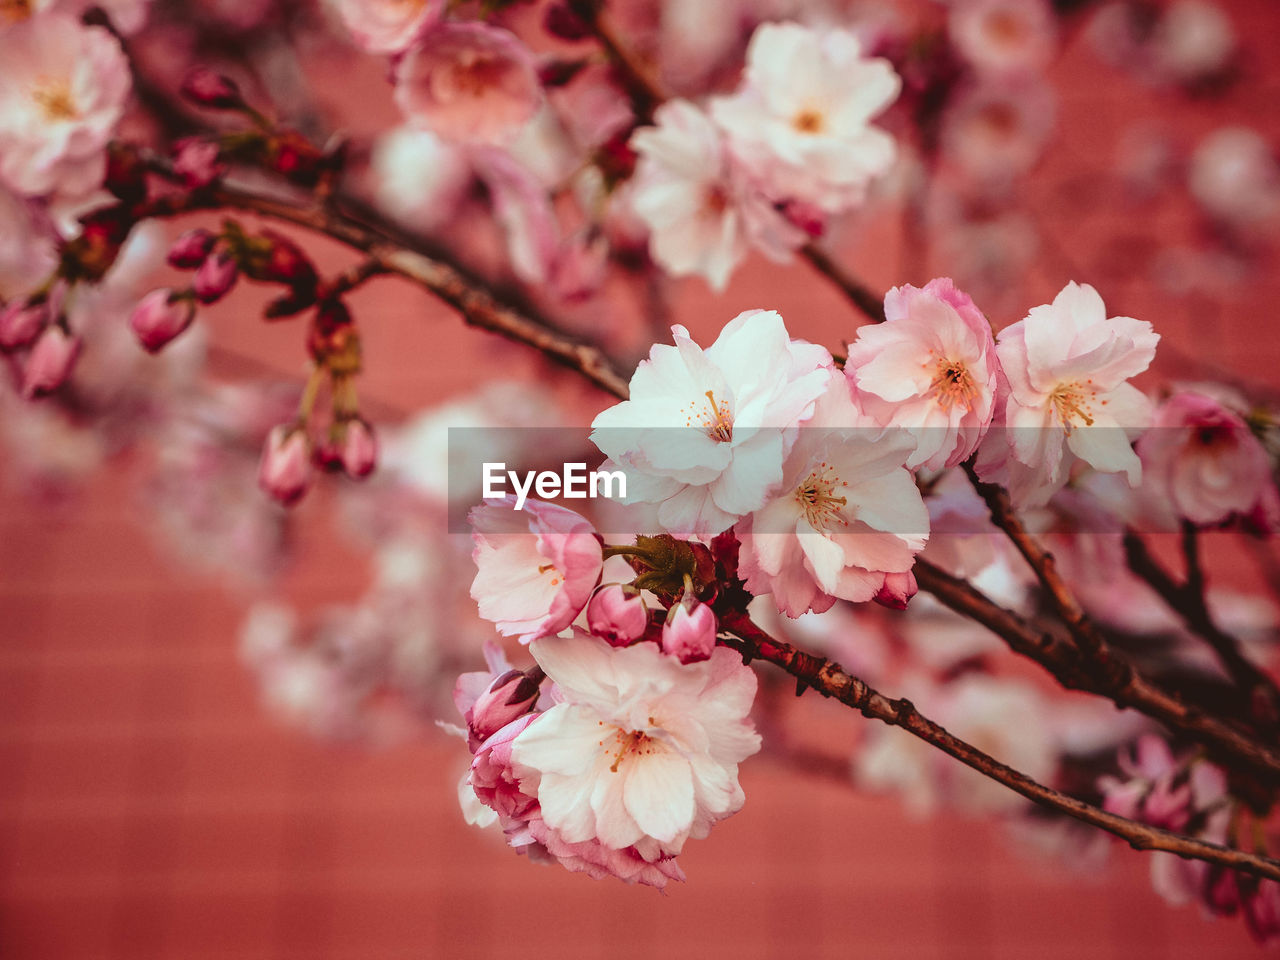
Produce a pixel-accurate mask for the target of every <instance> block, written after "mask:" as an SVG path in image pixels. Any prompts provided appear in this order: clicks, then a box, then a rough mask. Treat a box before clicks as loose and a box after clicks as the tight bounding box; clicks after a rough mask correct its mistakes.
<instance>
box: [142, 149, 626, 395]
mask: <svg viewBox="0 0 1280 960" xmlns="http://www.w3.org/2000/svg"><path fill="white" fill-rule="evenodd" d="M159 172H163V166H161V167H160V171H159ZM227 207H229V208H233V209H237V210H244V211H247V212H250V213H256V214H258V215H260V216H264V217H269V218H271V219H274V220H279V221H282V222H285V223H292V224H295V225H297V226H300V227H306V228H307V229H309V230H312V231H315V232H316V233H322V234H324V235H326V236H328V237H331V238H333V239H334V240H337V241H339V242H340V243H343V244H345V245H346V246H348V247H351V248H353V249H356V250H359V251H361V252H363V253H365V254H367V255H368V258H367V260H366V261H365V263H364V265H363V266H362V267H360V268H359V270H360V271H362V272H363V271H369V272H370V275H372V274H373V273H396V274H399V275H400V276H402V277H405V278H406V279H408V280H411V281H413V282H414V283H416V284H418V285H419V286H422V287H424V288H425V289H427V290H429V291H430V292H431V293H433V294H435V295H436V296H437V297H439V298H440V299H441V300H444V301H445V302H446V303H448V304H449V305H450V306H452V307H454V308H455V309H456V310H457V311H458V312H459V313H460V314H461V315H462V318H463V320H464V321H466V323H468V324H469V325H471V326H474V327H478V328H480V329H482V330H488V331H490V332H491V333H496V334H498V335H499V336H502V337H505V338H507V339H508V340H513V341H515V342H517V343H523V344H526V345H528V346H531V347H533V348H534V349H535V350H538V351H540V352H541V353H543V354H544V355H546V356H547V357H549V358H550V359H552V360H554V361H556V362H557V363H560V364H563V365H564V366H567V367H570V368H571V369H574V370H577V371H578V372H579V373H581V374H582V375H583V376H585V377H586V378H587V379H588V380H590V381H591V382H592V383H594V384H595V385H596V386H598V387H600V388H601V389H602V390H605V391H606V392H608V393H610V394H612V395H613V396H615V397H619V398H622V399H625V398H626V397H627V392H628V391H627V381H626V380H625V379H624V378H623V377H622V375H621V374H619V373H618V372H617V371H616V370H615V369H614V368H613V366H612V364H611V363H610V362H609V359H608V358H607V357H606V356H605V355H604V354H603V353H602V352H601V351H600V350H599V349H597V348H596V347H593V346H590V345H588V344H584V343H579V342H577V341H574V340H572V339H570V338H569V337H567V336H565V335H563V334H560V333H558V332H556V331H554V330H551V329H549V328H548V327H546V326H544V325H542V324H540V323H538V322H536V321H534V320H532V319H530V318H529V317H527V316H525V315H524V314H522V313H520V312H519V311H517V310H515V309H514V308H513V307H510V306H508V305H507V304H504V303H502V302H501V301H500V300H498V299H497V298H496V297H495V296H494V295H493V294H492V293H490V292H489V291H488V290H487V289H485V288H484V287H482V286H480V285H479V284H476V283H474V282H472V281H471V280H470V279H469V278H468V277H466V276H465V275H464V274H462V273H461V272H460V271H459V270H457V269H455V268H454V267H452V266H450V265H449V264H445V263H441V262H439V261H437V260H433V259H432V258H430V257H428V256H426V255H424V254H421V253H418V252H416V251H414V250H408V249H405V248H403V247H399V246H397V245H395V244H392V243H389V242H387V241H386V240H385V239H384V238H383V237H381V236H380V235H379V234H378V233H377V232H375V231H374V230H372V229H371V228H369V227H366V226H364V225H362V224H360V223H357V222H355V221H353V220H351V219H349V218H347V217H345V216H343V215H342V213H341V212H340V211H337V210H333V209H319V208H316V207H314V206H307V205H303V204H300V203H296V202H293V201H291V200H286V199H281V198H278V197H269V196H265V195H263V194H259V193H255V192H253V191H251V190H248V189H244V188H239V187H233V186H228V185H225V184H220V185H217V186H215V187H213V188H211V189H209V190H205V191H201V192H195V193H173V194H169V195H168V196H165V197H161V198H159V199H157V200H155V201H153V202H151V203H150V204H148V205H147V206H146V207H145V208H143V209H142V210H140V211H139V215H140V216H146V217H171V216H178V215H180V214H184V213H191V212H195V211H198V210H215V209H221V208H227Z"/></svg>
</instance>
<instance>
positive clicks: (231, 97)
mask: <svg viewBox="0 0 1280 960" xmlns="http://www.w3.org/2000/svg"><path fill="white" fill-rule="evenodd" d="M180 92H181V93H182V95H183V96H184V97H186V98H187V99H188V100H190V101H191V102H192V103H196V104H199V105H200V106H202V107H212V108H213V109H215V110H237V109H239V108H241V107H243V106H244V105H245V104H244V97H243V96H241V94H240V88H239V87H238V86H236V83H235V81H234V80H232V79H231V78H230V77H224V76H223V75H222V74H220V73H218V72H216V71H214V70H210V69H209V68H208V67H196V68H195V69H193V70H192V71H191V72H190V73H188V74H187V76H186V78H185V79H184V80H183V81H182V88H181V91H180Z"/></svg>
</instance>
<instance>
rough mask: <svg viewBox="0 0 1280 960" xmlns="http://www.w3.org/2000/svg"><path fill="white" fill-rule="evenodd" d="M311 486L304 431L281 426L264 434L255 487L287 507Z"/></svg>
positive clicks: (284, 425) (309, 455)
mask: <svg viewBox="0 0 1280 960" xmlns="http://www.w3.org/2000/svg"><path fill="white" fill-rule="evenodd" d="M310 485H311V445H310V442H309V441H308V440H307V433H306V431H305V430H303V429H301V428H299V427H297V426H295V425H292V424H281V425H280V426H278V427H273V428H272V429H271V432H270V433H269V434H267V442H266V445H265V446H264V447H263V449H262V462H261V464H260V465H259V467H258V486H259V487H261V488H262V490H263V491H264V492H265V493H266V494H267V495H268V496H270V497H272V498H273V499H275V500H278V501H280V503H282V504H284V505H285V506H286V507H289V506H292V505H293V504H295V503H297V502H298V501H299V500H301V499H302V495H303V494H304V493H306V492H307V487H309V486H310Z"/></svg>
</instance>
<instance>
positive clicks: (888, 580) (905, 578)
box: [873, 570, 920, 610]
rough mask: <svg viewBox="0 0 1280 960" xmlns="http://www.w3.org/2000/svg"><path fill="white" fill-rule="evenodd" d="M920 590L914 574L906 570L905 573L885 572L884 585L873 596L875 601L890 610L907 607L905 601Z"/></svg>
mask: <svg viewBox="0 0 1280 960" xmlns="http://www.w3.org/2000/svg"><path fill="white" fill-rule="evenodd" d="M919 590H920V587H919V585H918V584H917V583H916V575H915V574H914V573H912V572H911V571H910V570H908V571H907V572H906V573H886V574H885V575H884V586H883V587H881V588H880V592H879V593H877V594H876V595H875V597H874V598H873V599H874V600H875V602H876V603H878V604H880V605H882V606H885V607H888V608H889V609H890V610H905V609H907V601H909V600H910V599H911V598H912V597H914V596H915V595H916V594H917V593H918V592H919Z"/></svg>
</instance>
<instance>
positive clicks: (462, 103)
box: [395, 23, 542, 143]
mask: <svg viewBox="0 0 1280 960" xmlns="http://www.w3.org/2000/svg"><path fill="white" fill-rule="evenodd" d="M395 81H396V103H397V105H398V106H399V107H400V109H401V110H402V111H403V112H404V114H405V116H407V117H408V118H409V119H410V120H412V121H413V122H415V123H417V124H420V125H422V126H424V127H427V128H428V129H430V130H432V131H434V132H435V133H437V134H438V135H440V136H441V137H444V138H445V139H446V140H459V141H464V142H468V143H509V142H510V141H511V140H512V139H514V138H515V136H516V135H517V134H519V133H520V130H521V128H523V127H524V125H525V124H526V123H528V122H529V120H531V119H532V118H533V115H534V114H535V113H536V112H537V109H538V106H539V105H540V104H541V103H542V87H541V85H540V84H539V83H538V73H537V70H536V68H535V66H534V62H533V54H532V53H530V52H529V49H528V48H527V47H525V45H524V44H523V43H521V42H520V40H518V39H517V38H516V37H515V35H514V34H512V33H510V32H509V31H507V30H503V29H502V28H501V27H494V26H490V25H488V24H485V23H447V24H444V25H443V26H441V27H439V28H438V29H436V30H433V31H431V32H430V33H429V34H428V35H427V36H426V38H425V39H424V40H423V41H422V43H420V44H419V45H418V46H415V47H414V48H413V49H412V50H410V51H409V52H408V53H407V54H406V55H405V56H404V58H403V59H401V60H400V62H399V64H398V65H397V66H396V72H395Z"/></svg>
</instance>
